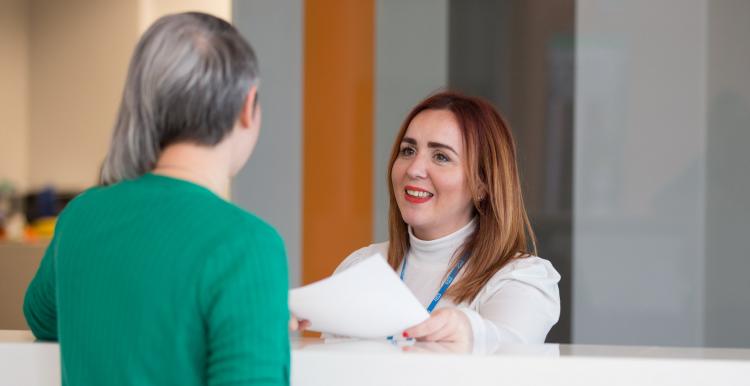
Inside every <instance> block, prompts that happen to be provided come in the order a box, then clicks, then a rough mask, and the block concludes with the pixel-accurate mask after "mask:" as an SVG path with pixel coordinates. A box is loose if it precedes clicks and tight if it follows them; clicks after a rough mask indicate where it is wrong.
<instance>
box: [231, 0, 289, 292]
mask: <svg viewBox="0 0 750 386" xmlns="http://www.w3.org/2000/svg"><path fill="white" fill-rule="evenodd" d="M232 13H233V18H234V24H235V25H236V26H237V28H238V29H239V30H240V32H242V34H243V35H244V36H245V38H247V39H248V40H249V41H250V44H251V45H252V46H253V48H254V49H255V53H256V55H258V60H259V62H260V77H261V85H260V88H259V95H260V101H261V106H262V108H263V123H262V126H261V131H260V139H259V142H258V145H257V146H256V148H255V151H254V153H253V155H252V158H250V161H249V162H248V164H247V165H246V166H245V168H244V169H243V170H242V172H240V174H239V175H238V176H237V178H236V179H235V181H234V185H233V189H232V199H233V201H235V202H236V203H237V204H239V205H240V206H242V207H243V208H245V209H247V210H249V211H251V212H254V213H256V214H257V215H259V216H260V217H262V218H263V219H265V220H266V221H268V222H269V223H271V224H272V225H273V226H274V227H275V228H276V229H277V230H278V231H279V233H280V234H281V236H282V237H283V238H284V242H285V244H286V247H287V255H288V256H289V276H290V283H291V285H292V286H297V285H299V284H300V282H301V265H300V264H301V261H300V255H301V251H302V194H303V189H302V52H303V51H302V41H303V40H302V20H303V19H302V17H303V2H302V0H283V1H279V0H250V1H246V0H235V2H234V6H233V11H232Z"/></svg>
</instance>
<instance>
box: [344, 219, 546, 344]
mask: <svg viewBox="0 0 750 386" xmlns="http://www.w3.org/2000/svg"><path fill="white" fill-rule="evenodd" d="M475 227H476V219H473V220H472V221H471V222H469V223H468V224H466V225H465V226H464V227H463V228H461V229H459V230H457V231H455V232H453V233H451V234H450V235H448V236H445V237H441V238H439V239H436V240H429V241H426V240H420V239H418V238H417V237H416V236H414V233H413V232H412V230H411V228H410V229H409V243H410V248H409V252H408V253H407V256H406V259H407V262H406V269H405V272H404V282H405V283H406V286H407V287H409V289H410V290H411V291H412V293H414V296H416V298H417V299H418V300H419V301H420V302H421V303H422V305H424V306H425V307H427V306H428V305H429V304H430V302H432V299H433V298H434V297H435V295H436V294H437V291H438V289H439V288H440V286H441V285H442V284H443V280H444V278H445V275H446V272H447V270H448V269H449V268H450V266H451V262H452V261H453V260H452V259H453V258H456V259H457V258H459V257H460V256H454V254H455V253H456V251H457V250H458V249H459V248H460V247H461V246H462V245H463V243H464V242H465V241H466V239H467V238H468V237H469V236H470V235H471V234H472V233H473V232H474V229H475ZM376 253H380V254H381V255H382V256H388V242H384V243H378V244H372V245H370V246H367V247H364V248H362V249H359V250H357V251H355V252H354V253H352V254H351V255H349V256H348V257H347V258H346V259H345V260H344V261H343V262H342V263H341V264H340V265H339V266H338V268H336V272H334V274H336V273H338V272H341V271H343V270H345V269H347V268H348V267H351V266H352V265H355V264H357V263H358V262H360V261H362V260H364V259H366V258H368V257H370V256H372V255H374V254H376ZM397 273H400V267H399V271H398V272H397ZM461 277H462V274H461V273H459V274H458V276H457V277H456V280H455V282H458V281H460V280H461ZM559 281H560V275H559V274H558V273H557V271H556V270H555V269H554V268H553V267H552V264H550V262H549V261H547V260H544V259H541V258H539V257H536V256H530V257H524V258H518V259H514V260H512V261H511V262H509V263H508V264H506V265H505V266H504V267H503V268H502V269H500V270H499V271H498V272H496V273H495V275H494V276H493V277H492V279H490V281H489V282H488V283H487V284H486V285H485V286H484V288H483V289H482V290H481V291H480V293H479V294H478V295H477V296H476V297H475V298H474V300H472V301H471V302H464V303H461V304H455V303H453V302H452V299H450V298H447V297H443V298H442V299H441V300H440V303H438V304H437V307H436V308H444V307H456V308H458V309H459V310H461V311H462V312H463V313H464V314H465V315H466V316H467V317H468V319H469V322H470V323H471V329H472V334H473V338H474V339H473V341H474V351H477V352H486V351H490V350H491V349H492V348H493V347H496V346H497V345H498V344H501V343H543V342H544V339H545V337H546V336H547V333H548V332H549V330H550V329H551V328H552V326H554V325H555V323H557V320H558V318H559V317H560V294H559V291H558V287H557V283H558V282H559ZM455 282H454V283H455Z"/></svg>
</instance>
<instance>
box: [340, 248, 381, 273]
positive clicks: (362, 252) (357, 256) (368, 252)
mask: <svg viewBox="0 0 750 386" xmlns="http://www.w3.org/2000/svg"><path fill="white" fill-rule="evenodd" d="M388 244H389V242H388V241H386V242H382V243H376V244H370V245H368V246H366V247H363V248H360V249H357V250H356V251H354V252H352V253H351V254H350V255H349V256H347V257H346V258H345V259H344V261H342V262H341V264H339V266H338V267H336V270H335V271H334V272H333V273H334V274H337V273H339V272H342V271H344V270H346V269H348V268H349V267H351V266H353V265H356V264H357V263H359V262H361V261H362V260H364V259H366V258H368V257H370V256H372V255H374V254H376V253H379V254H380V255H381V256H383V258H388Z"/></svg>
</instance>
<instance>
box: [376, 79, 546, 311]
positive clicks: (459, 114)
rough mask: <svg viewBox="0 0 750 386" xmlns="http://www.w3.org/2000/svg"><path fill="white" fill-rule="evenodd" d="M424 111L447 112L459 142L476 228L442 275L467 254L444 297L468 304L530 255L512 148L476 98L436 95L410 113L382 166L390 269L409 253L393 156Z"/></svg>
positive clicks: (532, 241) (532, 246)
mask: <svg viewBox="0 0 750 386" xmlns="http://www.w3.org/2000/svg"><path fill="white" fill-rule="evenodd" d="M425 110H447V111H450V112H452V113H453V115H454V116H455V118H456V121H457V122H458V126H459V129H460V130H461V135H462V137H463V140H464V154H465V155H466V156H465V161H464V164H465V172H466V176H467V182H468V185H469V191H470V192H471V195H472V197H473V202H474V210H475V212H476V214H475V215H476V217H477V225H476V227H475V229H474V232H473V233H472V234H471V236H469V237H468V238H467V240H466V241H465V242H464V244H463V245H462V246H461V247H460V248H459V250H458V251H457V252H456V254H455V255H454V256H452V262H451V264H450V266H449V267H448V270H447V271H446V273H445V275H446V276H447V274H448V272H450V271H451V270H452V269H453V268H454V267H455V266H456V264H458V259H457V256H462V255H463V254H464V253H468V259H467V261H466V264H465V265H464V267H463V268H462V270H463V272H462V274H461V276H460V278H459V279H458V280H456V281H455V282H454V284H453V285H452V286H451V287H450V288H449V289H448V291H447V293H446V296H449V297H450V298H452V299H453V300H454V302H456V303H457V304H458V303H463V302H465V301H471V300H473V299H474V298H475V297H476V296H477V295H478V294H479V291H481V290H482V288H483V287H484V286H485V285H486V284H487V282H488V281H489V280H490V278H492V276H493V275H494V274H495V273H496V272H497V271H499V270H500V269H501V268H502V267H503V266H505V265H506V264H507V263H508V262H509V261H511V260H513V259H515V258H518V257H526V256H529V255H531V254H534V255H536V238H535V236H534V231H533V230H532V228H531V223H530V222H529V218H528V215H527V214H526V208H525V207H524V203H523V197H522V194H521V183H520V179H519V173H518V165H517V162H516V146H515V143H514V141H513V136H512V135H511V132H510V129H509V127H508V124H507V122H506V121H505V119H504V118H503V117H502V116H501V115H500V114H499V113H498V112H497V110H495V108H494V107H492V105H491V104H490V103H489V102H487V101H485V100H483V99H481V98H478V97H471V96H466V95H462V94H459V93H456V92H448V91H446V92H440V93H438V94H434V95H432V96H430V97H428V98H427V99H425V100H424V101H422V102H420V103H419V104H418V105H417V106H416V107H414V108H413V109H412V110H411V112H410V113H409V114H408V115H407V117H406V119H405V120H404V122H403V124H402V125H401V128H400V130H399V132H398V135H397V136H396V141H395V142H394V144H393V148H392V150H391V158H390V162H389V164H388V192H389V196H390V209H389V213H388V228H389V236H390V244H389V246H388V263H389V264H390V266H391V267H393V269H394V270H398V269H399V267H400V266H401V264H402V262H403V259H404V257H405V256H406V253H407V252H408V251H409V233H408V228H407V224H406V223H405V222H404V219H403V217H401V212H400V210H399V208H398V204H397V203H396V196H395V193H394V191H393V184H392V182H391V181H392V180H391V177H392V170H393V164H394V162H395V161H396V158H397V157H398V155H399V150H400V146H401V141H402V140H403V138H404V135H405V134H406V129H407V128H408V127H409V124H410V123H411V121H412V120H413V119H414V117H416V116H417V115H418V114H419V113H421V112H423V111H425Z"/></svg>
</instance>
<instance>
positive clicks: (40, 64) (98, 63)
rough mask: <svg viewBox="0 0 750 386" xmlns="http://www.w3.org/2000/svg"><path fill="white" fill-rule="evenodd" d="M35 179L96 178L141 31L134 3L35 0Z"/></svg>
mask: <svg viewBox="0 0 750 386" xmlns="http://www.w3.org/2000/svg"><path fill="white" fill-rule="evenodd" d="M30 4H31V8H30V16H31V29H30V74H31V75H30V76H31V78H30V90H31V91H30V93H31V94H30V98H31V102H30V108H31V118H30V129H29V130H30V131H29V146H30V152H29V157H30V168H29V184H30V187H31V188H39V187H42V186H44V185H47V184H54V185H55V186H56V187H58V188H60V189H71V190H78V189H83V188H86V187H89V186H91V185H93V184H95V183H96V181H97V176H98V171H99V167H100V164H101V161H102V160H103V159H104V155H105V153H106V151H107V147H108V145H109V139H110V133H111V130H112V125H113V124H114V120H115V112H116V111H117V107H118V104H119V100H120V95H121V93H122V86H123V84H124V80H125V74H126V71H127V66H128V61H129V59H130V54H131V52H132V49H133V47H134V46H135V42H136V40H137V38H138V35H137V33H138V32H137V12H138V8H137V6H136V4H135V2H122V1H101V2H91V1H85V0H71V1H65V2H56V1H53V2H50V1H38V0H35V1H32V2H31V3H30Z"/></svg>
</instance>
